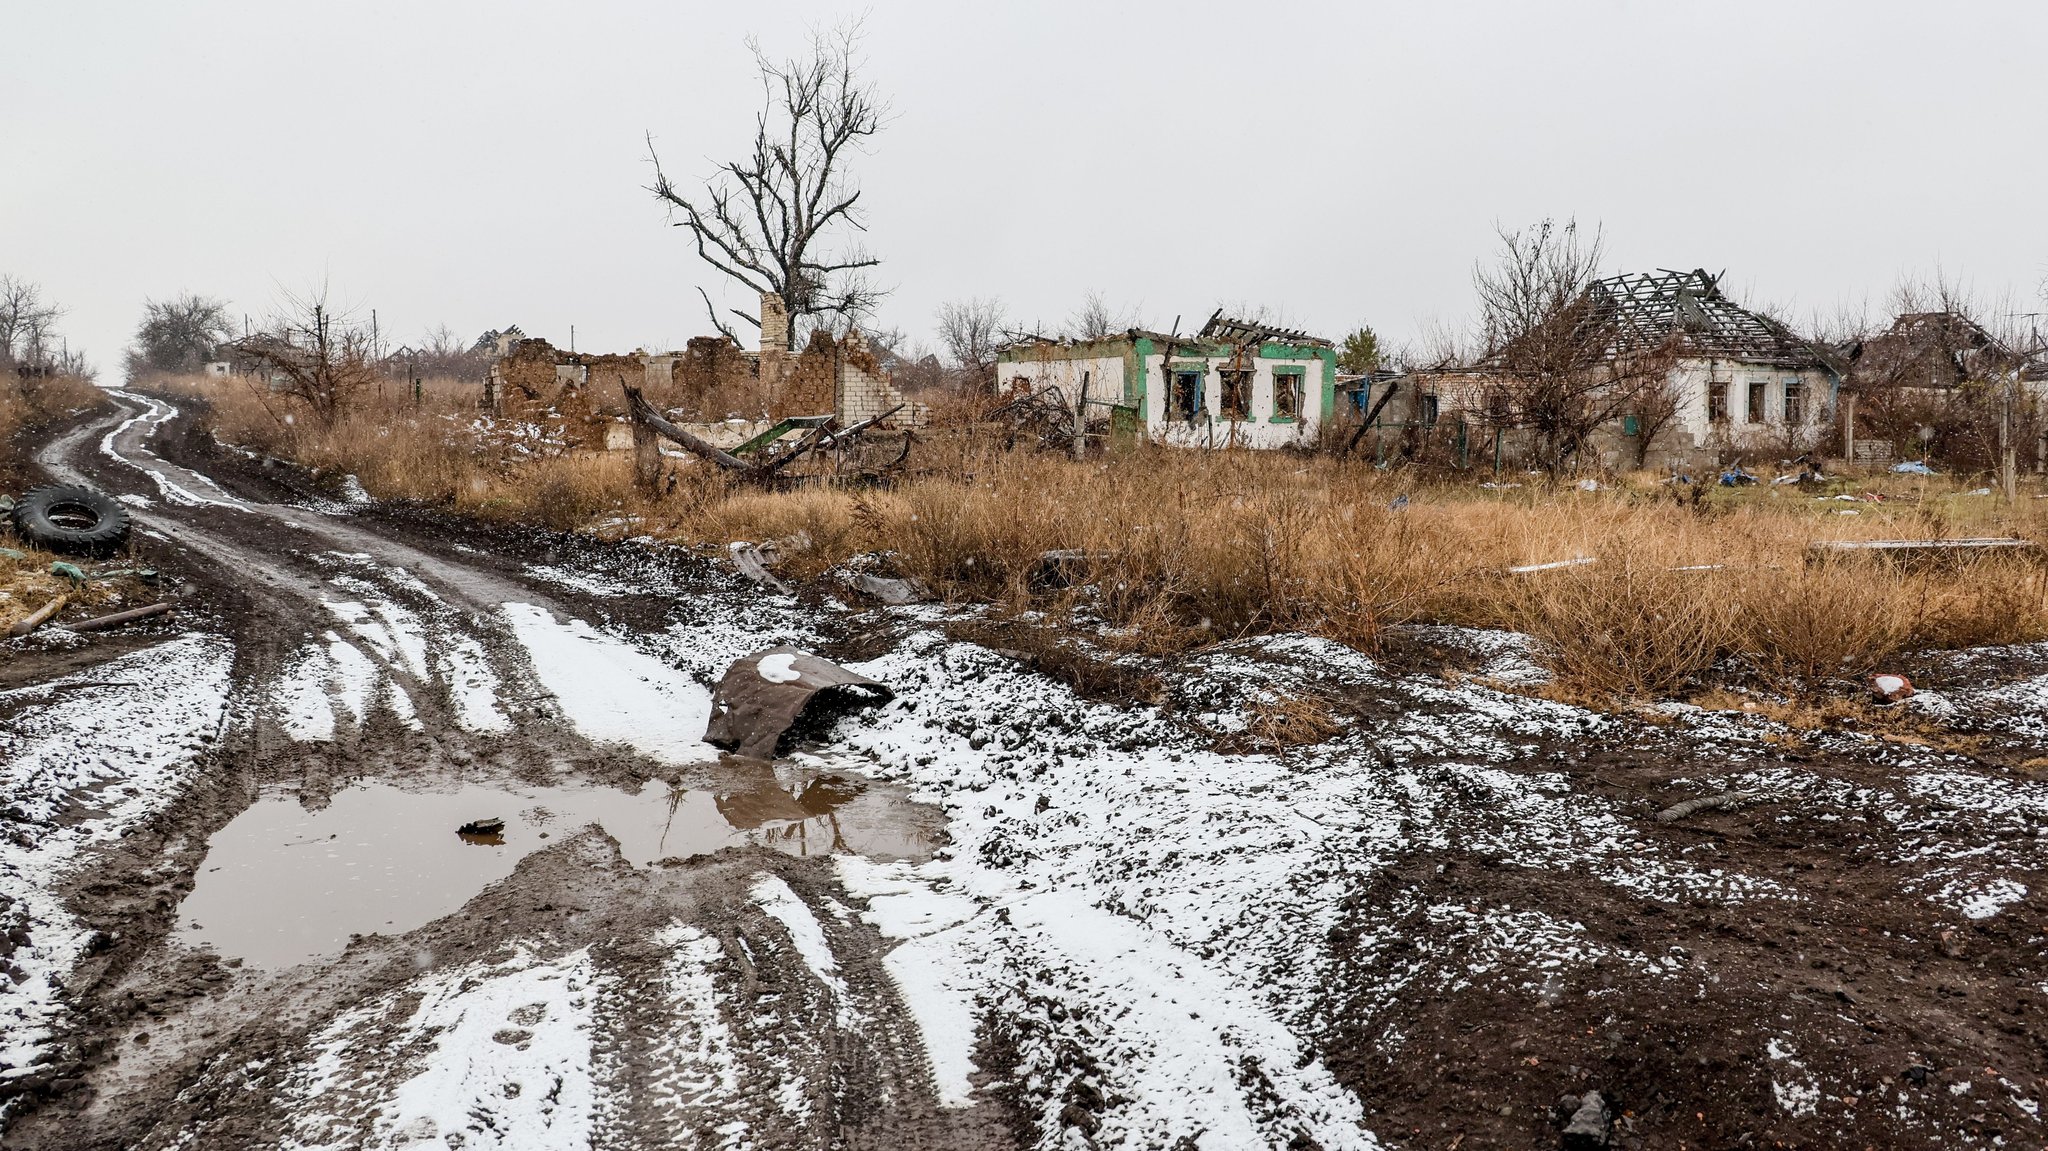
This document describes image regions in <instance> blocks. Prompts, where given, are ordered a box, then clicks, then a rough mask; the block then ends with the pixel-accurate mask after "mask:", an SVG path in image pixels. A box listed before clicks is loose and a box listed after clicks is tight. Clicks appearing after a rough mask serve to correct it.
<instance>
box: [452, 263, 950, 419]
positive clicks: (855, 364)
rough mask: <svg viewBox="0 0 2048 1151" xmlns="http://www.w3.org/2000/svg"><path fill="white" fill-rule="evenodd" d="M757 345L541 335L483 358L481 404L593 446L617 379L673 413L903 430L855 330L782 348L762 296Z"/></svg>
mask: <svg viewBox="0 0 2048 1151" xmlns="http://www.w3.org/2000/svg"><path fill="white" fill-rule="evenodd" d="M761 324H762V327H761V331H762V335H761V347H760V350H758V351H749V350H747V349H745V348H742V347H740V346H738V345H737V344H735V343H734V342H733V341H731V340H730V339H728V338H726V337H724V336H697V337H695V338H693V339H691V340H690V342H689V343H688V344H687V345H686V346H685V347H684V348H683V349H682V350H680V351H668V352H648V351H639V350H636V351H633V352H629V353H624V354H617V353H589V352H572V351H564V350H563V349H561V348H557V347H555V346H554V345H553V344H550V343H549V342H548V341H546V340H543V339H521V340H518V341H516V342H514V343H513V344H512V345H511V347H510V349H509V350H508V351H507V352H506V354H504V355H503V356H501V357H499V358H498V360H497V361H496V362H495V363H494V364H492V365H491V370H490V374H489V376H488V378H487V379H486V381H485V383H484V404H485V406H486V407H487V408H490V409H491V410H493V411H495V412H497V413H499V414H501V415H504V416H507V417H511V418H525V419H536V420H538V419H543V418H545V419H548V420H556V419H559V420H561V421H562V423H563V424H564V433H565V435H566V436H567V438H568V439H569V440H570V441H571V442H572V443H574V444H576V445H577V446H585V447H602V446H604V444H605V439H606V434H605V430H604V425H607V424H611V423H615V422H616V419H617V417H618V416H619V415H621V414H622V413H623V412H624V410H625V407H624V402H623V401H624V396H623V392H622V390H621V387H620V386H621V385H622V384H632V385H634V386H635V387H638V388H641V389H643V390H644V391H645V392H646V394H647V396H648V398H649V399H650V400H651V401H652V402H653V403H654V404H655V405H656V406H658V407H660V408H662V409H663V410H666V411H671V412H676V413H679V416H680V418H684V419H688V420H697V421H716V420H724V419H728V418H734V417H737V418H740V419H745V420H767V421H775V420H781V419H786V418H789V417H792V416H821V415H836V416H838V418H839V422H840V423H841V424H842V425H850V424H854V423H858V422H860V421H862V420H867V419H872V418H874V417H876V416H879V415H882V414H883V413H885V412H887V411H889V410H890V409H891V408H896V407H898V406H902V407H903V410H902V411H900V412H898V413H897V414H896V415H894V416H892V417H891V418H890V419H889V420H886V421H884V422H883V426H885V427H891V428H902V427H906V426H909V425H910V424H912V423H914V422H915V421H916V420H917V418H918V407H917V405H907V406H904V399H903V395H902V393H900V392H899V391H897V389H896V386H895V384H894V382H893V381H892V380H891V379H890V377H889V373H888V372H887V371H886V370H885V369H884V368H883V367H882V365H881V363H880V361H879V360H877V359H876V357H875V354H874V352H873V350H872V349H871V348H870V346H869V344H868V341H867V337H866V336H864V335H863V334H862V333H861V332H860V330H859V329H858V328H855V329H853V330H851V331H849V332H848V333H847V334H846V335H844V336H836V337H835V336H834V335H833V334H832V333H831V332H829V331H825V330H823V329H818V330H815V331H813V332H812V333H811V337H810V341H809V342H808V343H807V344H805V346H804V349H803V351H801V352H792V351H790V349H789V347H788V345H787V342H786V341H787V336H786V335H785V334H784V333H786V332H787V331H788V330H789V324H788V314H787V313H786V312H785V311H784V310H783V306H782V300H781V299H780V298H779V297H777V296H774V295H763V296H762V297H761Z"/></svg>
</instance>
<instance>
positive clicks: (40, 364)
mask: <svg viewBox="0 0 2048 1151" xmlns="http://www.w3.org/2000/svg"><path fill="white" fill-rule="evenodd" d="M63 314H64V309H62V308H60V307H58V306H57V305H55V304H53V303H50V302H49V301H48V300H45V299H44V298H43V290H42V288H40V287H38V286H37V285H35V284H32V283H30V282H28V281H27V280H22V279H17V278H15V277H13V276H0V362H7V363H14V364H22V365H26V366H28V367H30V368H34V369H38V370H41V369H47V368H50V367H52V366H53V365H52V364H51V362H50V354H51V350H52V349H51V348H50V345H51V344H53V343H55V342H56V340H55V336H54V333H55V331H56V326H57V318H58V317H59V316H62V315H63Z"/></svg>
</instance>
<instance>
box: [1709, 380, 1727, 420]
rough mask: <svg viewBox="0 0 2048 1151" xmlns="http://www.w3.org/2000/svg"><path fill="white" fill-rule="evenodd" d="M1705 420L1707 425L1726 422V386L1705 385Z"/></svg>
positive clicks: (1717, 384) (1720, 384) (1716, 384)
mask: <svg viewBox="0 0 2048 1151" xmlns="http://www.w3.org/2000/svg"><path fill="white" fill-rule="evenodd" d="M1707 420H1708V422H1709V423H1716V424H1725V423H1727V422H1728V385H1727V384H1722V383H1713V384H1708V385H1707Z"/></svg>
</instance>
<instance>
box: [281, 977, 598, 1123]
mask: <svg viewBox="0 0 2048 1151" xmlns="http://www.w3.org/2000/svg"><path fill="white" fill-rule="evenodd" d="M592 982H593V970H592V965H591V961H590V954H589V952H588V951H587V950H584V951H577V952H574V953H572V954H569V955H565V956H563V957H561V958H559V959H555V960H552V961H545V962H544V961H541V960H539V959H537V958H535V957H534V956H533V955H532V954H531V953H530V952H525V951H522V952H520V953H518V954H516V955H514V956H513V957H511V958H510V959H507V960H505V961H503V962H499V963H474V964H468V965H466V966H463V967H459V968H455V969H452V970H448V971H444V972H440V973H437V974H434V975H431V976H428V977H426V978H423V979H420V980H417V981H415V982H414V983H412V984H411V985H409V986H407V987H405V988H402V989H400V990H398V991H395V992H391V993H388V994H385V995H382V996H379V997H378V998H377V999H375V1000H373V1001H371V1002H370V1003H368V1004H365V1005H364V1006H361V1007H357V1008H354V1009H352V1010H350V1011H348V1012H346V1013H344V1014H343V1015H341V1016H339V1017H338V1018H336V1019H335V1020H334V1021H333V1022H332V1023H330V1024H329V1025H328V1026H327V1027H325V1028H323V1029H322V1030H321V1031H320V1033H319V1034H318V1035H316V1036H315V1037H314V1039H313V1041H312V1044H311V1055H312V1058H311V1059H310V1060H309V1061H308V1062H306V1063H305V1064H303V1065H302V1066H301V1067H300V1068H299V1069H297V1071H296V1072H295V1073H294V1075H293V1077H292V1079H291V1081H290V1082H289V1083H288V1086H287V1089H286V1094H287V1096H288V1097H290V1098H292V1099H293V1100H295V1101H297V1102H299V1103H300V1104H301V1105H302V1106H301V1107H300V1108H298V1109H297V1114H296V1115H295V1116H294V1120H293V1132H292V1138H291V1139H289V1140H288V1141H287V1143H286V1146H288V1147H291V1148H294V1149H295V1151H315V1149H320V1151H340V1149H341V1148H357V1147H377V1148H384V1147H402V1146H410V1145H413V1144H421V1143H431V1144H434V1145H436V1146H451V1147H455V1146H459V1147H463V1148H470V1149H474V1148H497V1149H502V1151H552V1149H553V1148H559V1147H582V1146H588V1145H589V1144H590V1141H591V1137H592V1127H593V1124H592V1116H593V1111H594V1102H595V1096H596V1092H595V1088H594V1086H593V1084H592V1082H591V1074H590V1071H591V1020H592V1007H593V1001H594V998H595V996H596V994H597V993H598V990H599V989H597V988H593V986H592ZM414 1004H416V1005H417V1006H413V1005H414ZM408 1008H410V1009H409V1010H408Z"/></svg>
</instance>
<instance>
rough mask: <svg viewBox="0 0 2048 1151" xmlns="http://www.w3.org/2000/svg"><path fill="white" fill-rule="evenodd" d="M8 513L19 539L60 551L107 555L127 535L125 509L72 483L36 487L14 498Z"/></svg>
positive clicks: (93, 491)
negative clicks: (19, 497) (15, 499)
mask: <svg viewBox="0 0 2048 1151" xmlns="http://www.w3.org/2000/svg"><path fill="white" fill-rule="evenodd" d="M11 514H12V515H13V518H14V530H15V531H17V532H20V533H21V537H22V538H23V539H25V540H27V541H29V542H30V543H32V544H34V545H36V546H37V547H40V548H47V549H48V550H50V551H53V552H57V553H59V554H62V555H87V556H104V555H111V554H112V553H113V552H114V550H115V549H116V548H118V547H120V546H121V544H122V542H123V541H125V540H126V539H127V538H128V509H127V508H125V507H123V506H122V505H121V502H120V501H119V500H116V499H114V498H113V497H112V496H109V495H106V494H105V493H103V492H99V491H96V490H94V489H92V488H88V487H81V486H78V485H75V484H55V485H52V486H50V487H44V488H37V489H35V490H34V491H31V492H29V493H28V494H27V495H24V496H22V497H21V499H19V500H17V501H16V502H15V504H14V507H13V509H12V511H11Z"/></svg>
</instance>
